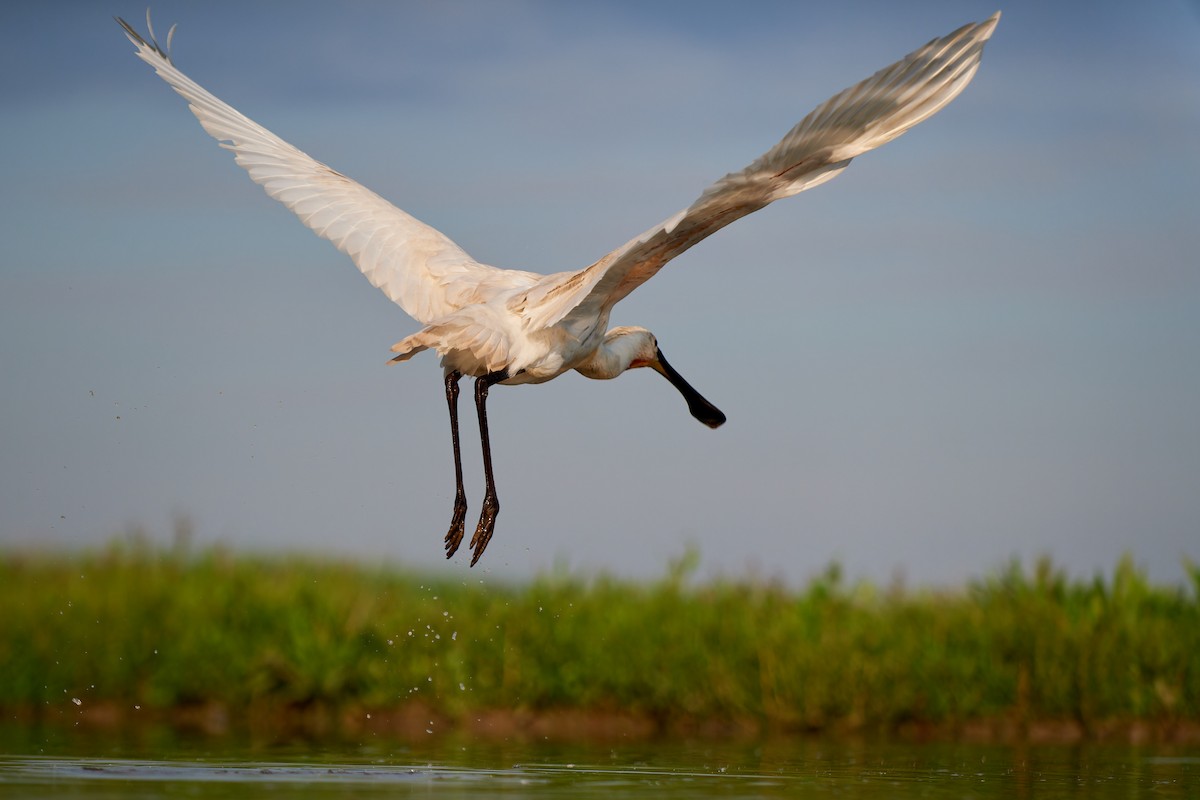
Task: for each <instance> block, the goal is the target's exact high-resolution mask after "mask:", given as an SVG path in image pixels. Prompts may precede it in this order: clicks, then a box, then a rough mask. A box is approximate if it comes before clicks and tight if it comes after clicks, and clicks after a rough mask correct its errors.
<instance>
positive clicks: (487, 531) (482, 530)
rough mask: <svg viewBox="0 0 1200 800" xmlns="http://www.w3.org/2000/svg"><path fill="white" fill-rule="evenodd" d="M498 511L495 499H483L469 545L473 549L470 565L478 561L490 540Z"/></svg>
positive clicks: (498, 507)
mask: <svg viewBox="0 0 1200 800" xmlns="http://www.w3.org/2000/svg"><path fill="white" fill-rule="evenodd" d="M499 513H500V504H499V503H498V502H496V501H495V499H491V498H489V499H485V500H484V502H483V513H481V514H480V515H479V525H477V526H476V527H475V535H474V536H472V537H471V547H472V549H473V550H474V551H475V552H474V555H473V556H472V557H471V566H472V567H473V566H475V563H476V562H477V561H479V557H480V556H482V555H483V551H484V550H486V549H487V546H488V542H490V541H491V540H492V532H493V531H495V529H496V515H497V514H499Z"/></svg>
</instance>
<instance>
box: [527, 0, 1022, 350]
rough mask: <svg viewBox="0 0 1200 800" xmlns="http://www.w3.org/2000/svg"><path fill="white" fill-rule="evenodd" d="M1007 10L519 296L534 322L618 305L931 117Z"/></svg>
mask: <svg viewBox="0 0 1200 800" xmlns="http://www.w3.org/2000/svg"><path fill="white" fill-rule="evenodd" d="M999 19H1000V13H999V12H996V14H994V15H993V16H991V17H990V18H988V19H986V20H984V21H983V22H979V23H974V24H970V25H964V26H963V27H961V28H959V29H958V30H956V31H954V32H953V33H951V34H949V35H948V36H944V37H942V38H940V39H934V40H933V41H931V42H930V43H929V44H927V45H925V46H924V47H922V48H920V49H918V50H916V51H914V52H912V53H910V54H909V55H908V56H906V57H905V58H903V59H901V60H900V61H897V62H896V63H895V64H893V65H891V66H890V67H885V68H884V69H881V70H880V71H879V72H877V73H875V74H874V75H872V76H871V77H870V78H867V79H866V80H864V81H862V82H861V83H858V84H856V85H854V86H852V87H850V88H849V89H846V90H844V91H842V92H839V93H838V94H836V95H834V96H833V97H831V98H830V99H829V100H826V101H825V102H824V103H822V104H821V105H819V106H817V107H816V108H815V109H814V110H813V111H812V112H811V113H810V114H809V115H808V116H806V117H805V118H804V119H803V120H801V121H800V122H799V123H798V124H797V125H796V126H795V127H794V128H792V129H791V130H790V131H789V132H788V133H787V135H786V136H784V137H783V139H782V140H781V141H780V142H779V143H778V144H777V145H775V146H774V147H772V148H771V149H770V150H768V151H767V152H766V153H765V154H763V155H762V157H760V158H759V159H758V160H756V161H755V162H754V163H753V164H751V165H750V166H748V167H746V168H745V169H744V170H742V171H741V172H734V173H730V174H729V175H726V176H725V177H724V178H721V179H720V180H719V181H717V182H716V183H714V184H713V185H712V186H710V187H709V188H708V189H707V190H705V191H704V193H703V194H702V195H700V197H699V198H698V199H697V200H696V201H695V202H694V203H692V205H690V206H689V207H688V208H686V209H684V210H683V211H681V212H679V213H678V214H676V215H675V216H673V217H671V218H670V219H668V220H666V221H665V222H663V223H661V224H660V225H657V226H655V227H653V228H651V229H650V230H648V231H646V232H645V233H643V234H642V235H641V236H638V237H637V238H635V239H633V240H631V241H630V242H628V243H627V244H625V245H623V246H622V247H619V248H617V249H616V250H614V251H612V252H611V253H609V254H608V255H606V256H604V258H602V259H600V260H599V261H597V262H596V263H595V264H593V265H592V266H590V267H588V268H586V269H584V270H581V271H579V272H576V273H560V274H558V275H553V276H548V277H547V278H546V279H545V280H543V281H542V282H541V283H539V284H538V285H537V286H536V287H534V288H533V289H531V290H530V291H528V292H526V293H523V294H522V295H521V296H518V297H516V298H514V300H512V301H511V303H512V304H513V305H514V307H516V308H518V309H519V310H520V311H521V312H522V313H523V314H524V315H525V319H526V325H527V326H528V327H529V328H530V329H539V328H546V327H549V326H552V325H556V324H558V323H559V322H561V321H563V320H564V319H566V318H567V316H568V315H570V314H572V313H573V312H577V313H578V315H579V316H580V317H581V318H587V317H591V316H593V315H595V314H596V313H598V312H599V311H601V310H602V309H604V308H611V307H612V305H613V304H614V303H616V302H617V301H619V300H621V299H622V298H623V297H625V296H626V295H628V294H629V293H630V292H632V291H633V290H634V289H636V288H637V287H638V286H641V285H642V284H643V283H645V282H646V281H647V280H649V279H650V278H651V277H652V276H653V275H654V274H655V273H657V272H658V270H659V269H661V268H662V266H663V265H664V264H666V263H667V262H668V261H670V260H671V259H672V258H674V257H675V256H677V255H679V254H680V253H682V252H683V251H684V250H686V249H688V248H689V247H691V246H692V245H694V244H696V242H699V241H700V240H701V239H704V238H705V237H707V236H709V235H711V234H712V233H714V232H715V231H717V230H720V229H721V228H723V227H725V226H726V225H728V224H729V223H731V222H733V221H734V220H736V219H740V218H741V217H744V216H746V215H747V214H750V213H752V212H754V211H757V210H758V209H760V208H762V207H764V206H766V205H767V204H768V203H771V202H773V201H775V200H779V199H780V198H784V197H790V196H792V195H794V194H799V193H800V192H802V191H804V190H805V189H811V188H812V187H814V186H818V185H820V184H822V183H824V182H825V181H827V180H829V179H831V178H833V177H835V176H836V175H837V174H838V173H840V172H841V171H842V170H844V169H845V168H846V166H847V165H848V164H849V163H850V160H851V159H852V158H854V157H855V156H859V155H861V154H863V153H865V152H867V151H868V150H872V149H874V148H876V147H879V146H880V145H882V144H885V143H886V142H890V141H891V140H892V139H895V138H896V137H897V136H899V135H900V134H902V133H904V132H905V131H907V130H908V129H909V128H911V127H912V126H914V125H916V124H917V123H919V122H921V121H922V120H925V119H928V118H929V117H930V116H932V115H933V114H935V113H937V112H938V111H939V110H941V109H942V108H943V107H944V106H945V105H946V104H947V103H949V102H950V101H951V100H953V99H954V98H955V97H957V96H958V94H959V92H961V91H962V90H963V89H965V88H966V86H967V84H968V83H970V82H971V78H972V77H974V75H975V71H976V70H977V69H978V68H979V61H980V58H981V57H982V56H983V45H984V43H985V42H986V41H987V40H988V38H989V37H990V36H991V35H992V31H993V30H994V29H995V27H996V23H997V22H998V21H999Z"/></svg>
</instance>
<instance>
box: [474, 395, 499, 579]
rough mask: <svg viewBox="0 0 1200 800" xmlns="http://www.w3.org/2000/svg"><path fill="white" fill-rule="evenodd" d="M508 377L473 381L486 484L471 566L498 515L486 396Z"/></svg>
mask: <svg viewBox="0 0 1200 800" xmlns="http://www.w3.org/2000/svg"><path fill="white" fill-rule="evenodd" d="M507 377H508V373H507V372H493V373H491V374H490V375H484V376H483V377H482V378H476V379H475V410H476V411H477V412H478V414H479V441H480V444H482V445H483V478H484V481H485V482H486V484H487V488H486V491H485V492H484V495H483V511H482V512H481V513H480V515H479V525H478V526H477V527H476V528H475V535H474V536H472V537H471V547H472V548H474V550H475V555H474V556H472V557H471V566H472V567H473V566H475V562H476V561H478V560H479V557H480V556H481V555H483V551H484V550H485V549H487V546H488V542H490V541H491V540H492V531H493V530H495V528H496V515H497V514H499V513H500V500H499V499H498V498H497V497H496V480H495V478H493V477H492V445H491V442H490V440H489V437H488V423H487V396H488V389H489V388H491V386H492V384H495V383H499V382H500V381H502V380H504V379H505V378H507Z"/></svg>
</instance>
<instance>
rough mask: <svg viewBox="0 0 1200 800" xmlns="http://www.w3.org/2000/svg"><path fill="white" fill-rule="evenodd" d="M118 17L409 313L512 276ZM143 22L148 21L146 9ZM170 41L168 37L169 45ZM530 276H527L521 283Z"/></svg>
mask: <svg viewBox="0 0 1200 800" xmlns="http://www.w3.org/2000/svg"><path fill="white" fill-rule="evenodd" d="M117 22H119V23H120V24H121V27H123V28H124V29H125V33H126V34H127V35H128V36H129V40H130V41H131V42H133V44H134V45H135V46H136V47H137V55H138V57H139V58H141V59H142V60H143V61H145V62H146V63H147V64H149V65H150V66H151V67H153V68H154V71H155V72H157V73H158V75H159V77H161V78H162V79H163V80H164V81H166V82H167V83H168V84H170V86H171V88H172V89H174V90H175V91H176V92H178V93H179V94H180V95H182V96H183V98H184V99H185V100H187V102H188V107H189V108H190V109H191V110H192V113H193V114H195V115H196V118H197V119H198V120H200V124H201V125H202V126H204V130H206V131H208V133H209V134H211V135H212V136H213V138H215V139H217V140H218V141H219V142H220V144H221V146H222V147H224V148H226V149H228V150H232V151H233V154H234V159H235V160H236V161H237V163H238V165H239V166H241V167H242V168H243V169H245V170H246V171H247V172H249V173H250V177H251V178H252V179H253V180H254V181H255V183H258V184H259V185H261V186H262V187H263V188H264V189H265V190H266V192H267V194H268V195H270V196H271V197H273V198H275V199H276V200H278V201H279V202H281V203H283V204H284V205H285V206H287V207H288V208H289V209H291V210H292V211H293V212H295V214H296V216H298V217H299V218H300V220H301V221H302V222H303V223H304V224H305V225H307V226H308V227H309V228H311V229H312V230H313V231H314V232H315V233H316V234H317V235H318V236H322V237H324V238H326V239H328V240H329V241H331V242H333V244H334V245H335V246H336V247H337V248H338V249H339V250H341V251H342V252H343V253H345V254H346V255H348V256H350V258H351V259H352V260H353V261H354V264H355V265H356V266H357V267H358V268H359V269H360V270H361V271H362V273H363V274H364V275H365V276H366V277H367V279H368V280H369V281H370V282H371V283H372V284H373V285H374V286H376V287H378V288H379V289H381V290H382V291H383V293H384V294H386V295H387V296H388V297H389V298H391V300H392V301H394V302H395V303H397V304H399V305H400V307H401V308H403V309H404V310H405V311H406V312H407V313H408V314H409V315H410V316H412V317H413V318H414V319H416V320H418V321H420V322H424V323H429V322H431V321H433V320H435V319H438V318H440V317H443V316H445V315H446V314H448V313H451V312H453V311H455V310H456V309H458V308H461V307H462V306H464V305H466V304H468V303H471V302H475V301H477V299H478V298H477V293H478V292H479V290H480V289H481V287H482V288H484V289H486V288H487V286H488V285H489V284H492V283H501V284H503V283H505V282H506V281H507V280H512V279H513V277H514V276H513V275H512V274H510V272H509V271H508V270H498V269H495V268H494V267H489V266H487V265H484V264H480V263H479V262H477V261H475V260H474V259H472V258H471V257H470V256H469V255H467V254H466V252H464V251H463V249H462V248H460V247H459V246H458V245H457V244H455V243H454V242H453V241H451V240H450V239H449V238H448V237H447V236H445V235H444V234H442V233H441V232H440V231H438V230H436V229H434V228H431V227H430V226H428V225H426V224H424V223H422V222H420V221H419V220H417V219H415V218H413V217H411V216H409V215H408V214H406V213H405V212H403V211H401V210H400V209H398V208H396V207H395V206H394V205H392V204H391V203H389V202H388V201H386V200H384V199H383V198H382V197H380V196H379V195H377V194H375V193H374V192H372V191H370V190H369V189H367V188H366V187H364V186H362V185H360V184H359V183H356V182H355V181H353V180H351V179H350V178H347V177H346V176H345V175H342V174H341V173H339V172H337V171H335V170H333V169H330V168H329V167H327V166H326V165H324V164H322V163H321V162H319V161H316V160H315V159H313V158H311V157H309V156H308V155H306V154H305V153H303V152H301V151H300V150H298V149H297V148H295V147H293V146H292V145H290V144H288V143H287V142H285V141H284V140H282V139H280V138H279V137H278V136H276V135H275V134H273V133H271V132H270V131H269V130H267V129H266V128H264V127H262V126H261V125H259V124H257V123H255V122H254V121H253V120H251V119H249V118H248V117H246V116H244V115H243V114H241V113H240V112H238V111H237V110H236V109H234V108H233V107H231V106H229V105H228V104H226V103H224V102H222V101H221V100H220V99H218V98H217V97H215V96H214V95H212V94H211V93H209V92H208V91H207V90H206V89H204V88H203V87H202V86H200V85H199V84H197V83H196V82H195V81H193V80H192V79H191V78H189V77H188V76H187V75H184V74H183V73H182V72H180V71H179V69H178V68H177V67H176V66H175V64H174V63H173V62H172V61H171V59H170V57H169V56H168V54H167V52H166V51H165V50H163V49H162V48H161V47H160V46H159V45H158V42H157V41H155V39H154V31H153V29H152V28H151V29H150V39H149V41H147V40H146V39H144V38H142V36H141V35H140V34H139V33H138V32H137V31H136V30H134V29H133V28H132V27H131V26H130V25H129V23H127V22H125V20H123V19H120V18H119V17H118V18H117ZM146 23H147V26H149V23H150V17H149V12H147V15H146ZM174 30H175V29H174V28H172V29H171V33H172V34H173V33H174ZM170 40H171V35H170V34H168V37H167V42H168V46H169V44H170ZM524 276H525V274H524V273H521V274H520V275H518V276H517V277H524ZM538 277H540V276H538ZM534 279H535V276H532V275H530V276H528V283H532V282H533V280H534Z"/></svg>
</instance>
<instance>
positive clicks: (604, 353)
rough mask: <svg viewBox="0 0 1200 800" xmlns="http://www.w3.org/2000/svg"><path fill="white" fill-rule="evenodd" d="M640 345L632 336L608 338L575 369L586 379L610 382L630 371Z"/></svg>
mask: <svg viewBox="0 0 1200 800" xmlns="http://www.w3.org/2000/svg"><path fill="white" fill-rule="evenodd" d="M637 348H638V343H637V342H636V341H633V337H630V336H617V337H606V338H605V340H604V341H603V342H601V343H600V346H599V347H597V348H596V349H595V350H594V351H593V352H592V354H591V355H590V356H588V358H587V359H586V360H585V361H583V362H582V363H580V364H578V365H577V366H576V367H575V369H576V371H578V372H579V373H580V374H581V375H583V376H584V377H585V378H591V379H593V380H600V381H604V380H609V379H611V378H615V377H617V376H618V375H620V374H621V373H622V372H624V371H625V370H627V369H629V365H630V363H631V362H632V361H633V359H634V358H635V357H636V355H637Z"/></svg>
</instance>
